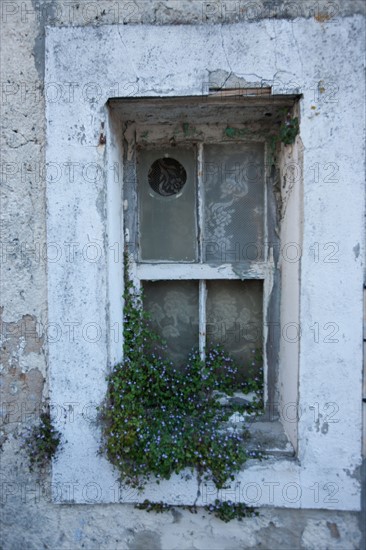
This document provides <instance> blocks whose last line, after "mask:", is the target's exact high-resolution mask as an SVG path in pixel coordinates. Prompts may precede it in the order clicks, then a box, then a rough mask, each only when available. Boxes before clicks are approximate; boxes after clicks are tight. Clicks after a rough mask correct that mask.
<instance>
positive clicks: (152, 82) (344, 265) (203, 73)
mask: <svg viewBox="0 0 366 550" xmlns="http://www.w3.org/2000/svg"><path fill="white" fill-rule="evenodd" d="M362 29H363V21H362V18H361V17H359V16H357V15H355V16H353V17H350V18H333V20H332V21H329V22H327V23H325V25H319V22H317V21H314V20H312V19H311V18H309V19H302V18H298V19H296V20H294V21H286V20H262V21H258V22H257V21H253V22H246V21H241V22H238V23H236V24H233V25H197V26H196V25H175V26H170V25H166V26H165V25H162V26H154V25H137V26H133V25H132V26H129V25H124V26H120V25H111V26H108V25H106V26H103V27H91V26H90V27H85V26H83V27H62V28H48V29H47V32H46V56H45V57H46V58H45V89H47V90H52V91H53V90H55V89H56V96H57V97H56V98H55V95H54V94H51V93H50V94H45V100H46V136H47V138H46V144H45V162H46V165H47V166H48V167H50V170H49V172H48V173H47V178H46V179H47V211H46V213H47V242H48V243H53V244H55V243H56V245H58V248H57V249H58V250H59V251H60V252H61V251H62V253H61V256H59V257H58V259H57V261H55V259H54V258H53V257H50V258H47V276H48V281H47V282H48V288H47V292H48V302H47V321H48V326H49V327H51V328H52V327H56V328H58V329H59V335H60V337H59V338H57V339H53V340H52V339H49V341H48V345H47V357H48V367H49V371H48V374H49V376H48V380H49V387H50V397H51V402H52V403H55V404H56V405H57V406H58V408H57V410H60V409H59V407H64V409H65V415H58V416H57V417H55V418H54V421H55V425H56V427H57V428H58V429H59V430H60V431H61V432H62V434H63V439H64V449H63V451H62V452H61V453H60V455H59V458H58V460H57V461H56V462H55V463H54V464H53V465H52V487H53V488H54V501H55V502H57V503H80V504H81V503H88V504H92V503H96V504H97V503H116V502H136V501H143V500H144V499H145V498H149V499H150V500H153V501H161V500H164V501H165V502H167V503H171V504H192V503H193V502H196V503H197V505H203V504H206V503H208V502H213V501H214V500H215V498H216V497H217V494H216V493H215V492H213V491H209V492H207V490H206V489H205V487H199V488H198V487H197V484H196V481H195V480H194V479H191V480H189V479H188V480H187V479H181V477H180V476H173V477H172V479H171V480H169V481H167V482H162V483H161V484H160V485H159V486H157V485H156V484H155V483H152V484H151V485H150V486H149V487H147V488H146V491H145V493H144V494H142V495H137V494H132V493H131V491H126V490H123V491H122V493H121V492H120V491H119V489H118V487H119V486H118V472H116V471H115V469H114V468H113V467H112V466H111V464H110V463H109V462H108V461H107V460H106V458H105V457H103V456H101V455H100V454H98V452H97V451H98V448H99V445H100V435H101V433H100V426H99V425H98V423H97V422H91V418H90V416H89V415H88V414H87V411H88V410H90V409H86V411H85V409H84V408H83V407H84V405H85V406H86V405H90V404H92V403H94V406H95V405H99V404H100V403H101V402H102V401H103V399H104V397H105V393H106V388H107V384H106V379H105V377H106V374H107V373H108V370H109V368H110V367H111V366H112V365H113V364H115V363H117V362H118V361H120V360H121V348H122V342H121V339H120V338H118V337H117V338H116V333H117V331H118V330H119V329H120V328H121V327H120V325H119V326H116V325H118V323H119V321H120V319H121V311H122V305H123V304H122V290H123V289H122V281H123V265H122V257H121V250H119V251H118V245H121V244H122V242H123V234H122V221H123V208H122V202H121V198H122V177H121V173H120V172H121V167H120V164H119V162H120V158H121V157H120V150H119V147H120V145H119V144H118V143H117V141H116V140H115V136H116V135H118V130H116V129H115V128H112V126H113V123H112V121H110V120H109V118H108V109H107V107H106V104H107V101H108V99H109V98H111V97H116V96H118V97H124V98H127V97H129V96H131V93H133V94H134V95H135V96H136V97H137V96H138V97H139V98H148V97H151V96H155V97H160V98H168V97H170V96H172V95H175V96H180V97H182V98H183V97H186V96H197V97H199V96H201V94H202V89H204V88H207V83H208V82H209V81H210V76H213V78H214V79H215V75H216V74H217V71H220V70H225V71H228V72H229V71H230V75H232V76H233V77H234V76H235V75H240V77H241V78H243V79H245V81H247V82H248V81H249V82H252V81H255V85H256V86H257V87H260V86H261V85H262V82H263V81H266V82H270V83H272V84H271V85H272V86H273V93H278V91H277V90H278V89H280V90H282V92H281V93H285V94H288V93H290V94H291V93H294V92H293V89H294V88H296V89H297V90H301V92H302V93H303V100H302V102H301V105H300V106H299V109H300V111H301V139H300V140H299V142H298V144H297V151H298V152H299V153H300V156H303V159H304V163H303V167H304V169H303V171H302V173H301V186H299V185H298V184H297V183H295V185H294V186H293V189H292V190H290V189H288V187H287V188H286V189H285V190H284V192H285V193H287V194H288V196H286V197H285V198H286V202H287V204H288V208H287V210H286V219H285V220H284V222H285V223H284V224H283V225H282V229H283V230H284V232H285V234H284V237H285V239H288V240H287V242H289V241H291V240H293V239H296V241H297V242H298V243H301V245H302V251H303V254H302V256H301V260H300V263H299V270H298V272H299V273H297V272H296V270H295V269H293V266H292V264H291V265H285V263H283V265H282V267H281V269H282V281H284V283H283V284H284V285H287V281H292V282H293V281H295V283H296V284H295V285H292V287H291V289H290V290H291V292H289V293H287V294H288V295H284V293H283V292H282V302H283V303H282V302H281V314H283V315H284V317H285V320H287V321H290V322H291V321H294V319H295V320H296V321H297V322H298V323H299V324H300V325H301V327H302V328H303V329H304V331H303V334H302V338H301V345H299V346H298V348H296V349H294V346H291V345H289V344H287V343H286V342H285V343H282V342H281V345H282V344H283V346H282V347H281V349H280V353H279V372H280V373H283V377H282V381H281V384H282V386H281V391H282V392H283V398H284V400H285V403H286V400H287V401H296V403H295V405H297V406H298V407H299V411H300V415H299V418H298V419H297V422H296V426H297V431H296V433H294V434H293V440H294V441H295V442H296V444H297V457H296V459H288V458H286V457H281V458H278V457H277V458H276V459H273V460H272V459H271V460H268V461H264V462H261V463H258V462H257V461H248V462H247V463H246V465H245V468H244V469H243V470H242V471H240V472H238V475H237V478H236V481H235V483H233V484H232V486H231V487H230V488H229V489H228V490H227V491H226V492H225V491H224V492H223V494H221V495H219V496H220V497H221V498H224V499H225V498H230V499H231V500H232V499H233V498H236V499H237V498H239V497H240V499H241V501H243V500H244V501H245V500H246V501H247V502H248V498H246V497H247V496H248V495H250V491H251V490H252V491H253V490H254V491H256V490H257V492H256V494H257V497H258V498H256V499H254V500H253V499H252V500H251V501H249V503H251V504H254V505H255V506H258V507H261V506H271V507H273V506H274V507H287V508H303V509H314V508H316V509H332V510H334V509H335V510H350V511H352V510H359V509H360V493H361V484H360V481H359V478H358V468H359V466H360V463H361V434H362V423H361V420H362V419H361V405H362V404H361V400H359V399H358V397H357V396H361V392H362V378H361V375H362V315H363V303H362V285H363V282H364V272H363V267H364V249H365V234H364V213H365V206H364V204H365V203H364V196H365V186H364V167H365V159H364V152H363V150H362V146H361V143H362V142H363V138H364V135H363V125H362V121H363V118H362V110H361V109H362V102H360V97H364V95H365V84H364V75H363V67H362V64H360V62H359V58H358V57H357V55H356V54H355V51H357V48H356V49H355V43H357V44H361V42H360V41H361V40H362ZM274 35H275V36H276V37H277V41H273V36H274ZM350 35H352V36H354V37H355V40H354V41H349V40H348V36H350ZM334 36H337V38H338V39H337V41H335V40H334ZM355 41H356V42H355ZM275 42H276V43H275ZM274 44H275V46H276V45H277V47H274ZM306 52H307V53H306ZM319 52H321V55H319ZM80 59H82V63H80ZM314 59H316V60H317V63H316V64H314ZM345 59H347V63H346V64H345V63H344V60H345ZM329 67H332V74H331V76H329ZM284 69H285V70H284ZM258 75H259V76H258ZM327 75H328V76H329V79H328V78H327ZM279 79H280V80H282V83H281V82H279ZM321 79H325V82H323V80H321ZM344 82H348V84H347V86H345V85H344ZM76 83H77V84H76ZM294 83H296V84H294ZM320 83H322V86H323V84H325V90H326V92H327V91H328V93H325V94H321V93H319V94H318V93H317V90H320V88H319V85H320ZM332 83H336V85H337V86H338V85H339V92H338V94H333V93H331V94H329V91H330V90H332V88H330V87H329V86H328V89H327V85H329V84H330V85H332ZM283 90H285V92H283ZM296 93H297V92H296ZM314 94H315V95H314ZM330 96H331V99H333V100H335V102H334V101H329V98H330ZM105 138H106V140H105ZM294 150H295V149H294ZM333 161H336V162H337V163H338V165H339V173H338V178H339V182H338V183H337V184H336V185H335V184H334V183H333V182H329V181H327V180H326V179H325V178H323V179H322V180H321V181H319V182H316V183H315V182H314V170H313V169H312V167H314V165H315V166H317V167H319V169H320V171H321V170H322V169H323V168H324V167H325V166H326V165H327V163H329V162H333ZM70 163H75V164H74V165H75V166H76V169H75V179H74V180H73V181H71V180H70V176H69V173H70V172H69V171H68V170H67V169H66V168H65V167H66V166H70ZM91 163H94V165H97V166H99V167H100V169H101V170H100V171H101V173H102V174H103V177H102V178H101V179H95V180H93V181H90V179H89V180H87V179H86V178H85V177H84V172H83V169H84V168H85V167H86V166H90V165H91ZM55 164H56V166H57V168H58V175H57V178H55ZM116 167H117V169H115V168H116ZM345 185H347V189H351V190H352V192H350V193H348V194H347V201H346V202H345V200H344V197H345ZM290 191H291V193H290ZM75 205H76V206H77V208H73V207H75ZM319 220H320V221H321V224H319ZM293 229H295V235H293ZM322 238H324V239H326V240H327V241H325V242H329V241H332V242H337V243H340V245H341V246H342V248H341V252H342V253H341V254H339V257H338V260H339V261H338V262H337V264H336V266H334V265H333V264H329V263H325V262H323V261H321V262H319V263H317V264H314V257H313V255H311V254H309V249H310V247H311V246H313V245H314V242H320V243H321V240H322ZM75 239H77V242H78V244H79V249H78V253H77V254H76V255H75V257H74V260H75V261H74V262H70V261H69V259H68V257H67V255H66V254H65V253H64V251H65V246H66V245H67V244H68V243H73V242H75ZM90 242H92V243H97V244H98V245H99V246H100V248H101V251H102V252H101V255H100V258H99V260H98V262H87V261H86V260H85V258H83V254H82V253H81V251H82V250H83V247H84V246H85V245H87V244H88V243H90ZM285 242H286V240H285ZM54 248H55V247H54ZM118 252H119V254H118ZM335 267H336V269H335ZM285 272H287V274H286V277H284V276H283V275H284V273H285ZM286 278H287V279H286ZM334 318H336V319H337V322H338V323H339V326H340V327H341V331H340V336H341V340H340V344H339V345H338V346H337V347H336V348H334V347H333V346H331V345H330V344H327V343H324V342H323V341H321V342H319V343H316V345H314V335H313V333H312V332H311V331H309V330H307V329H308V325H309V324H310V323H313V322H319V324H323V323H326V322H328V321H329V320H332V319H334ZM65 323H68V324H65ZM69 323H76V325H77V326H76V331H75V339H74V340H72V339H70V337H69V335H70V330H69V327H70V324H69ZM85 323H93V324H94V325H96V324H97V325H98V327H99V328H100V333H101V335H102V337H101V338H100V339H98V340H97V341H96V342H90V339H86V338H83V337H82V332H81V329H82V328H83V327H84V328H85ZM72 326H74V325H72ZM60 329H61V332H60ZM77 329H79V334H78V332H77ZM118 334H119V333H118ZM335 358H336V363H335ZM335 364H336V367H337V368H335ZM295 372H296V373H297V372H298V376H297V375H296V377H295V378H296V384H295V386H294V387H293V388H288V380H289V379H290V378H291V377H292V375H293V374H294V373H295ZM289 390H291V391H290V393H289ZM351 395H352V396H355V399H350V396H351ZM329 401H333V402H336V403H337V404H338V406H339V416H338V419H339V421H338V422H337V423H334V424H332V425H330V426H329V433H328V434H327V435H324V434H323V433H322V432H321V430H320V429H317V424H315V420H317V421H318V420H319V422H320V421H322V419H321V418H320V416H318V419H314V410H315V411H316V410H318V411H319V409H316V407H317V406H318V405H319V407H320V412H321V413H323V410H324V409H323V407H324V406H325V404H326V403H327V402H329ZM310 406H312V407H314V406H315V409H314V410H313V409H310ZM318 428H319V426H318ZM334 457H336V459H337V460H336V461H334V460H333V458H334ZM329 484H333V486H334V484H336V489H337V492H336V493H335V494H334V493H333V495H332V493H331V492H330V490H329V489H328V490H327V487H329ZM236 488H239V490H240V491H239V493H236ZM198 489H199V490H200V491H201V492H200V495H201V496H200V498H198V492H197V491H198ZM291 491H294V492H295V495H294V494H293V492H292V493H291Z"/></svg>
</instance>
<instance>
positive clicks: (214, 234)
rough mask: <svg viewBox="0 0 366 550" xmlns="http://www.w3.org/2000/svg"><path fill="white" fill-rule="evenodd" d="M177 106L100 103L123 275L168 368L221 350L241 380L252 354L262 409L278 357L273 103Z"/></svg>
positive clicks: (171, 103) (194, 101)
mask: <svg viewBox="0 0 366 550" xmlns="http://www.w3.org/2000/svg"><path fill="white" fill-rule="evenodd" d="M188 101H190V104H189V105H185V104H184V103H183V102H182V101H181V100H179V99H175V100H166V101H165V103H164V106H163V104H162V102H161V101H160V102H159V100H146V101H145V102H143V101H140V102H134V101H132V102H129V103H128V108H126V104H120V102H118V101H117V100H116V101H113V100H112V101H111V102H110V107H111V110H112V113H113V116H114V120H115V121H117V125H119V126H120V127H122V131H123V146H122V154H123V157H124V192H123V200H124V210H125V218H124V219H125V222H124V237H125V243H126V244H127V246H128V249H129V252H130V265H131V273H132V276H133V279H134V282H135V284H136V286H137V287H142V288H143V291H144V296H145V307H146V309H148V310H149V312H150V313H151V316H152V322H153V324H154V328H155V329H156V330H157V331H158V332H159V333H160V334H161V336H162V337H163V338H164V340H165V341H166V342H167V346H168V350H167V353H168V355H169V357H170V359H171V360H173V362H174V363H175V364H176V366H177V367H179V366H180V365H181V364H182V363H183V362H184V361H185V358H186V357H187V355H188V353H189V352H190V351H191V350H192V348H199V350H200V353H201V356H202V357H204V356H205V351H206V349H208V348H209V347H210V346H213V345H216V344H221V345H222V346H223V347H224V348H225V349H226V350H227V351H228V352H229V353H230V354H231V355H232V356H233V358H234V359H235V360H236V361H237V363H238V364H239V365H240V367H241V372H242V375H243V377H245V376H246V375H247V373H248V370H249V367H250V366H251V362H252V361H251V360H252V354H253V352H255V353H257V352H258V351H260V353H261V354H262V356H263V372H264V374H263V376H264V382H265V398H266V400H267V401H268V398H271V397H272V396H273V395H274V393H275V380H276V368H277V365H276V361H277V355H278V335H276V334H275V332H274V331H272V332H271V333H270V334H269V330H268V327H270V326H271V322H272V319H273V318H276V316H277V320H278V310H276V304H277V303H278V300H277V299H276V295H277V294H278V292H279V271H278V269H276V268H275V263H274V251H276V250H278V243H279V241H278V236H277V234H276V231H275V227H274V226H275V219H274V218H275V214H274V212H275V211H276V205H275V202H276V201H275V193H274V189H273V181H272V179H271V177H272V176H271V174H270V166H269V164H268V162H267V160H266V159H268V157H269V154H270V138H271V135H272V134H273V132H272V134H271V124H272V125H273V123H272V121H271V120H270V119H271V117H272V115H274V116H276V113H277V117H276V120H277V119H278V111H279V110H278V105H276V104H275V103H274V102H273V103H272V105H270V106H268V105H267V106H266V108H265V109H264V107H263V108H262V109H258V107H256V108H253V107H252V108H250V109H248V108H247V109H245V108H244V109H243V108H242V107H241V106H240V105H238V104H237V102H235V101H231V102H229V103H228V104H226V103H224V104H222V103H221V104H218V103H217V101H216V102H215V101H214V102H213V105H211V104H208V105H207V104H205V103H204V102H202V100H201V101H200V100H199V99H192V98H190V100H188ZM286 101H288V99H286ZM127 112H128V115H129V116H128V119H127V120H126V118H125V117H126V115H127ZM265 113H266V114H265ZM131 114H132V115H133V118H132V117H131ZM238 116H239V117H240V118H239V121H238ZM281 116H282V117H283V110H282V114H281ZM131 118H132V119H131ZM258 118H260V119H261V120H260V122H258V120H256V119H258ZM115 123H116V122H115ZM274 281H276V284H275V285H274ZM269 336H270V338H269ZM276 338H277V341H276ZM258 368H259V367H258ZM272 401H273V400H272Z"/></svg>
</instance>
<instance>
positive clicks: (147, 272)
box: [124, 116, 275, 405]
mask: <svg viewBox="0 0 366 550" xmlns="http://www.w3.org/2000/svg"><path fill="white" fill-rule="evenodd" d="M224 120H225V119H224V116H223V118H222V121H224ZM139 133H140V134H141V133H142V130H140V132H139ZM158 133H159V130H158ZM161 133H162V135H164V129H162V130H161ZM165 133H166V130H165ZM249 140H250V138H248V140H243V139H242V140H240V141H239V140H230V142H229V143H231V144H235V145H240V144H241V145H244V146H245V145H248V144H250V143H251V141H249ZM253 141H254V140H252V142H253ZM255 142H256V143H259V142H261V143H262V144H263V145H264V148H263V149H264V156H263V168H264V174H263V185H264V194H263V212H264V214H263V244H262V246H263V256H264V257H263V260H262V261H256V260H253V261H246V262H241V263H240V276H239V275H238V273H237V272H236V271H235V270H234V269H233V262H232V263H228V262H227V263H222V264H218V265H217V266H213V265H209V264H208V263H207V262H204V254H203V246H204V242H205V234H204V227H205V226H204V188H203V173H204V146H205V144H206V143H210V144H211V143H214V144H216V145H223V146H225V145H228V142H227V141H222V139H220V138H218V137H215V138H214V139H212V138H211V139H210V141H206V140H204V139H203V140H201V141H198V142H197V143H195V146H196V154H195V155H194V157H195V161H196V170H195V174H196V178H197V186H196V192H197V226H198V236H199V239H198V258H199V259H198V261H196V262H182V261H175V262H164V261H161V262H159V261H156V262H155V261H146V260H141V259H139V257H138V256H139V247H138V245H137V250H135V251H134V253H130V254H129V265H130V276H131V277H132V279H133V281H134V285H135V287H136V288H137V289H140V288H141V285H142V282H143V281H166V280H171V281H173V280H186V281H188V280H196V281H198V282H199V299H198V309H199V315H198V319H199V327H198V330H199V352H200V356H201V358H202V360H203V359H204V358H205V349H206V298H207V288H206V281H207V280H242V281H245V280H259V281H263V299H262V323H263V327H262V334H263V337H262V354H263V377H264V404H265V405H266V402H267V399H268V387H267V385H268V360H267V353H266V345H267V336H268V330H266V327H267V311H268V302H269V298H270V295H271V292H272V287H273V273H274V269H275V265H274V261H273V250H272V249H271V248H270V249H268V246H266V243H268V216H267V204H268V194H267V188H268V166H267V164H266V162H265V159H266V158H267V156H268V143H267V142H266V140H265V139H262V140H259V139H256V140H255ZM189 143H190V142H185V141H180V142H179V145H182V146H185V145H188V144H189ZM137 144H138V143H137V140H136V141H135V143H134V149H136V146H137ZM131 145H132V144H131V142H130V143H129V147H131ZM144 145H145V146H152V147H154V146H156V144H155V142H154V141H153V142H151V143H149V142H148V143H145V144H144ZM135 159H136V155H135ZM134 172H135V174H136V178H135V188H134V190H133V193H132V196H133V197H134V201H133V204H132V205H131V204H129V198H126V197H125V196H124V201H125V203H126V201H127V204H128V211H130V209H131V208H132V209H135V215H136V216H137V223H136V224H135V229H134V231H131V233H132V235H130V230H128V231H125V240H126V244H128V240H129V239H130V238H132V241H133V242H134V243H138V240H139V235H140V226H139V217H138V212H139V206H138V196H139V193H138V187H139V181H138V178H137V169H136V165H135V169H134ZM129 185H131V182H129ZM129 197H131V194H129ZM125 216H126V217H127V216H128V213H127V212H126V214H125ZM134 233H136V234H134ZM228 351H229V352H230V350H228Z"/></svg>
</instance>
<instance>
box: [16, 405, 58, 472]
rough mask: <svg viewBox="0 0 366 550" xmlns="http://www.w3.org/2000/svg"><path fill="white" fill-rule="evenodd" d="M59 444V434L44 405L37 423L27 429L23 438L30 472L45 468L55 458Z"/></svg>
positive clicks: (47, 408)
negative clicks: (36, 468)
mask: <svg viewBox="0 0 366 550" xmlns="http://www.w3.org/2000/svg"><path fill="white" fill-rule="evenodd" d="M60 444H61V434H60V432H59V431H58V430H57V429H56V428H55V427H54V426H53V423H52V419H51V414H50V409H49V407H48V405H45V408H44V411H43V412H42V413H41V414H40V417H39V423H38V424H37V425H36V426H33V427H32V428H29V429H28V432H27V433H26V435H25V438H24V446H23V447H24V448H25V450H26V452H27V454H28V457H29V463H30V470H33V469H34V468H35V467H38V468H45V467H47V466H48V465H49V464H50V462H51V460H52V459H53V458H54V457H55V456H56V453H57V451H58V450H59V448H60Z"/></svg>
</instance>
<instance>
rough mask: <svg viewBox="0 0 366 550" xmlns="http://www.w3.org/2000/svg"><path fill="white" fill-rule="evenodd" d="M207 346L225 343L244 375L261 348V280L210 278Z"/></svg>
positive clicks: (208, 282)
mask: <svg viewBox="0 0 366 550" xmlns="http://www.w3.org/2000/svg"><path fill="white" fill-rule="evenodd" d="M206 284H207V320H206V335H207V336H206V340H207V347H208V348H210V347H212V346H215V345H218V344H220V345H222V346H223V348H224V349H225V350H226V351H227V352H229V354H230V355H231V356H232V357H233V359H234V360H235V362H236V363H237V365H238V366H239V370H240V372H241V373H243V375H244V377H245V375H246V374H247V373H248V369H249V368H250V367H251V366H252V362H253V357H254V355H256V353H257V351H262V341H263V340H262V337H263V328H262V318H263V315H262V309H263V306H262V297H263V283H262V281H254V280H251V281H237V280H231V281H207V282H206Z"/></svg>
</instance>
